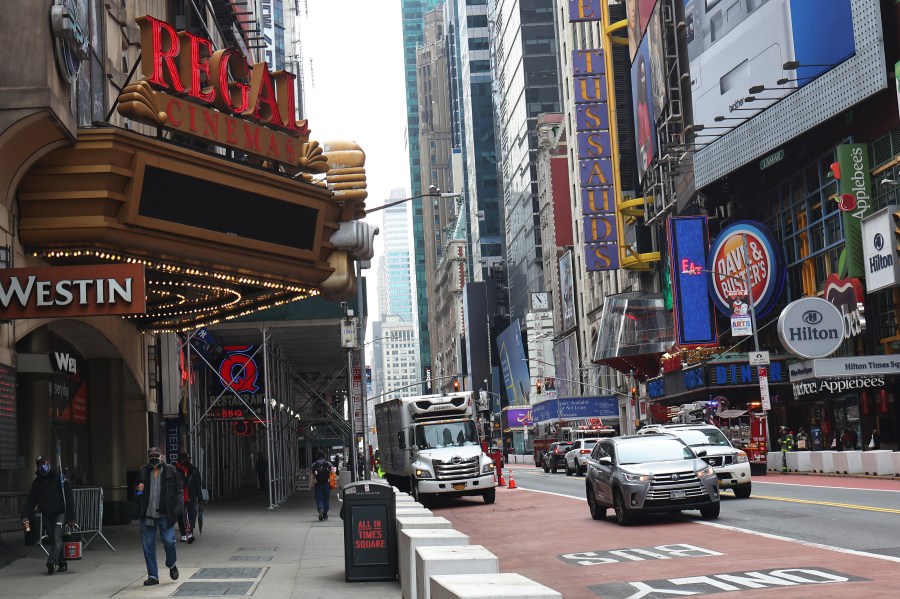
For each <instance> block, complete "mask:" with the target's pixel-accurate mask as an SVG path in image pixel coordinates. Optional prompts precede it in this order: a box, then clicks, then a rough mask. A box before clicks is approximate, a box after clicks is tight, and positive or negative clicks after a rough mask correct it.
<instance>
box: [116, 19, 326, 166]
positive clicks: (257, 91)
mask: <svg viewBox="0 0 900 599" xmlns="http://www.w3.org/2000/svg"><path fill="white" fill-rule="evenodd" d="M136 21H137V23H138V25H139V26H140V29H141V70H142V72H143V73H144V75H143V77H141V79H140V81H138V82H136V83H133V84H131V85H128V86H127V87H125V88H124V89H123V90H122V93H121V94H120V95H119V99H118V101H119V106H118V111H119V113H120V114H122V115H123V116H126V117H128V118H132V119H135V120H138V121H141V122H145V123H149V124H151V125H157V126H161V127H164V128H166V129H170V130H174V131H178V132H181V133H185V134H187V135H190V136H193V137H198V138H202V139H205V140H208V141H212V142H214V143H216V144H219V145H222V146H226V147H230V148H233V149H236V150H238V151H241V152H246V153H248V154H253V155H256V156H259V157H261V158H264V159H266V160H271V161H274V162H280V163H283V164H287V165H292V166H295V167H302V168H306V169H308V170H313V171H315V172H325V171H327V170H328V163H327V161H326V160H325V158H324V156H322V152H323V149H322V148H320V147H318V144H316V143H315V142H313V143H312V144H309V143H308V140H309V128H308V126H307V121H306V120H299V121H298V120H297V119H296V117H295V115H296V112H297V99H296V93H295V88H296V83H295V81H296V75H294V74H293V73H289V72H287V71H274V72H270V71H269V67H268V65H267V64H266V63H265V62H260V63H257V64H254V65H252V66H250V65H249V64H248V63H247V59H246V58H245V57H244V55H243V54H241V53H240V52H239V51H238V50H236V49H234V48H226V49H222V50H214V49H213V44H212V41H210V40H209V39H207V38H204V37H201V36H198V35H194V34H192V33H189V32H187V31H181V32H177V31H176V30H175V28H174V27H172V26H171V25H170V24H168V23H166V22H165V21H161V20H159V19H155V18H153V17H150V16H144V17H138V18H137V19H136Z"/></svg>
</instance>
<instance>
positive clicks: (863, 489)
mask: <svg viewBox="0 0 900 599" xmlns="http://www.w3.org/2000/svg"><path fill="white" fill-rule="evenodd" d="M887 480H892V479H887ZM753 482H755V483H759V484H761V485H782V486H785V487H803V488H807V489H808V488H809V487H813V488H816V489H832V490H835V491H875V492H877V493H900V489H870V488H864V487H833V486H831V485H813V484H802V483H776V482H771V481H768V480H759V478H754V479H753Z"/></svg>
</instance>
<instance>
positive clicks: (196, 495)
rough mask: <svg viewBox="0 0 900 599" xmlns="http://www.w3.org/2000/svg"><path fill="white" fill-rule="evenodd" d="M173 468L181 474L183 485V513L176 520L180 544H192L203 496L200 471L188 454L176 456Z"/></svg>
mask: <svg viewBox="0 0 900 599" xmlns="http://www.w3.org/2000/svg"><path fill="white" fill-rule="evenodd" d="M175 468H177V469H178V473H179V474H181V482H182V484H184V512H185V513H184V515H182V516H181V518H179V519H178V531H179V533H180V534H181V540H182V542H187V543H193V542H194V526H196V524H197V512H198V510H199V509H200V498H201V496H202V494H203V490H202V487H203V484H202V482H201V480H200V471H199V470H197V467H196V466H194V464H193V460H192V459H191V454H189V453H183V454H181V455H180V456H178V462H177V463H176V464H175Z"/></svg>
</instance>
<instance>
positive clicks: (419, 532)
mask: <svg viewBox="0 0 900 599" xmlns="http://www.w3.org/2000/svg"><path fill="white" fill-rule="evenodd" d="M399 536H400V556H399V558H400V559H399V566H400V594H401V596H402V597H403V599H416V549H418V548H419V547H434V546H444V545H450V546H452V545H468V544H469V537H468V536H467V535H464V534H463V533H461V532H459V531H458V530H453V529H434V528H432V529H406V530H402V531H400V533H399Z"/></svg>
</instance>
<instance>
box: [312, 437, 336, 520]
mask: <svg viewBox="0 0 900 599" xmlns="http://www.w3.org/2000/svg"><path fill="white" fill-rule="evenodd" d="M312 472H313V476H314V477H315V481H316V484H315V487H313V490H314V492H315V496H316V510H318V512H319V520H320V521H321V520H328V504H329V501H330V500H331V485H329V484H328V478H329V477H330V476H331V464H330V463H329V462H328V460H326V459H325V453H324V452H322V451H320V452H319V453H317V454H316V461H315V462H313V467H312Z"/></svg>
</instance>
